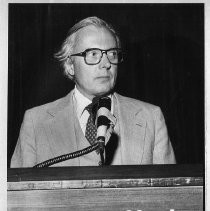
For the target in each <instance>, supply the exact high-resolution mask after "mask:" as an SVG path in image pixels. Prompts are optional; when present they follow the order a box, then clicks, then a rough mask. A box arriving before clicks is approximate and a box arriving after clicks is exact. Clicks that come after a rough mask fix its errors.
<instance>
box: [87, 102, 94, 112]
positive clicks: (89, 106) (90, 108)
mask: <svg viewBox="0 0 210 211" xmlns="http://www.w3.org/2000/svg"><path fill="white" fill-rule="evenodd" d="M85 109H86V110H87V111H88V112H89V113H90V114H92V113H93V111H92V109H93V104H92V103H90V104H89V105H88V106H86V107H85Z"/></svg>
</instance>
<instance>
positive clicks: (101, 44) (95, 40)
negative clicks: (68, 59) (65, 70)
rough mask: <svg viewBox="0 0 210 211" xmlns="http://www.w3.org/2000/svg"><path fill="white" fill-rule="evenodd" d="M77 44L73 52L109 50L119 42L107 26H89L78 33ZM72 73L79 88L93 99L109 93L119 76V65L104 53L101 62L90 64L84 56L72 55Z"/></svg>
mask: <svg viewBox="0 0 210 211" xmlns="http://www.w3.org/2000/svg"><path fill="white" fill-rule="evenodd" d="M76 39H77V44H76V46H75V48H74V51H73V54H75V53H80V52H83V51H84V50H86V49H88V48H99V49H102V50H107V49H110V48H116V47H117V43H116V40H115V38H114V37H113V35H112V34H111V33H110V32H109V31H108V30H107V29H105V28H96V27H95V26H87V27H85V28H83V29H81V30H80V31H78V34H77V38H76ZM72 60H73V62H72V65H71V68H70V71H71V72H70V74H71V75H74V79H75V83H76V86H77V88H78V90H79V91H80V92H81V93H82V94H83V95H84V96H86V97H87V98H89V99H90V100H92V98H93V97H95V96H100V95H104V94H106V93H108V92H109V91H110V90H111V89H112V88H113V87H114V85H115V81H116V77H117V65H113V64H111V63H110V62H109V60H108V58H107V55H106V54H105V53H104V54H103V57H102V59H101V61H100V63H99V64H95V65H88V64H86V63H85V61H84V57H80V56H74V57H72Z"/></svg>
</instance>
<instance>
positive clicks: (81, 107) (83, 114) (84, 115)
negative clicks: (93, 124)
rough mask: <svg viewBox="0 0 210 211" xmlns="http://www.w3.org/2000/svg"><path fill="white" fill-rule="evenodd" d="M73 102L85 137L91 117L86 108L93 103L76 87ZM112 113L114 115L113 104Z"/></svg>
mask: <svg viewBox="0 0 210 211" xmlns="http://www.w3.org/2000/svg"><path fill="white" fill-rule="evenodd" d="M108 97H110V98H111V102H113V99H112V98H113V97H112V95H109V96H108ZM73 102H74V107H75V111H76V115H77V117H78V120H79V123H80V126H81V129H82V132H83V133H84V135H85V130H86V124H87V121H88V118H89V116H90V114H89V112H88V111H87V110H86V109H85V108H86V106H88V105H89V104H90V103H92V101H91V100H89V99H88V98H87V97H85V96H84V95H83V94H82V93H81V92H80V91H79V90H78V89H77V87H76V86H75V88H74V95H73ZM111 113H112V114H113V103H111Z"/></svg>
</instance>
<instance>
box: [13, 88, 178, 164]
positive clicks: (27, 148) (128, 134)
mask: <svg viewBox="0 0 210 211" xmlns="http://www.w3.org/2000/svg"><path fill="white" fill-rule="evenodd" d="M113 99H114V100H113V101H114V115H115V117H116V119H117V123H116V125H115V128H114V131H115V136H116V137H117V144H116V143H114V141H116V140H114V141H112V139H111V138H110V140H109V142H110V143H109V144H107V143H106V144H107V146H108V145H109V146H111V147H109V148H110V149H111V152H110V153H111V154H112V155H111V158H109V164H110V165H139V164H141V165H143V164H174V163H175V162H176V161H175V156H174V152H173V149H172V146H171V143H170V140H169V137H168V133H167V128H166V125H165V121H164V117H163V115H162V112H161V110H160V108H159V107H157V106H154V105H151V104H149V103H145V102H142V101H139V100H135V99H132V98H128V97H123V96H121V95H119V94H117V93H114V97H113ZM77 121H78V120H77V118H76V117H75V108H74V103H73V91H71V92H70V93H69V94H68V95H67V96H65V97H64V98H61V99H58V100H56V101H54V102H52V103H48V104H45V105H42V106H38V107H35V108H32V109H30V110H27V111H26V112H25V115H24V120H23V123H22V125H21V129H20V135H19V138H18V142H17V145H16V148H15V151H14V154H13V156H12V160H11V167H32V166H34V165H36V164H37V163H40V162H43V161H45V160H48V159H51V158H53V157H56V156H59V155H63V154H67V153H70V152H74V151H77V150H79V149H81V147H87V146H89V144H88V142H87V140H86V139H85V138H84V135H82V132H81V128H80V129H78V127H79V123H78V122H77ZM78 134H80V135H79V136H78ZM82 136H83V137H82ZM111 137H112V136H111ZM112 142H113V146H112ZM112 148H114V149H113V150H112ZM107 149H108V147H107ZM110 149H109V150H110ZM86 156H87V157H83V158H75V159H71V160H68V161H64V162H61V163H58V164H55V165H54V166H80V165H97V162H95V163H94V161H93V162H91V161H90V162H83V161H84V160H85V159H86V158H87V159H90V160H91V159H93V160H94V159H96V160H97V159H98V157H97V155H96V153H95V152H92V153H90V155H86ZM88 156H90V157H88ZM91 156H92V157H91ZM82 159H83V160H82ZM87 159H86V160H87Z"/></svg>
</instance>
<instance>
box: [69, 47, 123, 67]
mask: <svg viewBox="0 0 210 211" xmlns="http://www.w3.org/2000/svg"><path fill="white" fill-rule="evenodd" d="M104 53H105V54H106V55H107V58H108V60H109V62H110V63H111V64H119V63H121V62H122V61H123V56H122V50H121V49H120V48H110V49H108V50H101V49H99V48H88V49H86V50H85V51H83V52H81V53H77V54H72V55H71V56H82V57H84V60H85V63H86V64H88V65H94V64H98V63H100V61H101V59H102V57H103V54H104Z"/></svg>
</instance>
